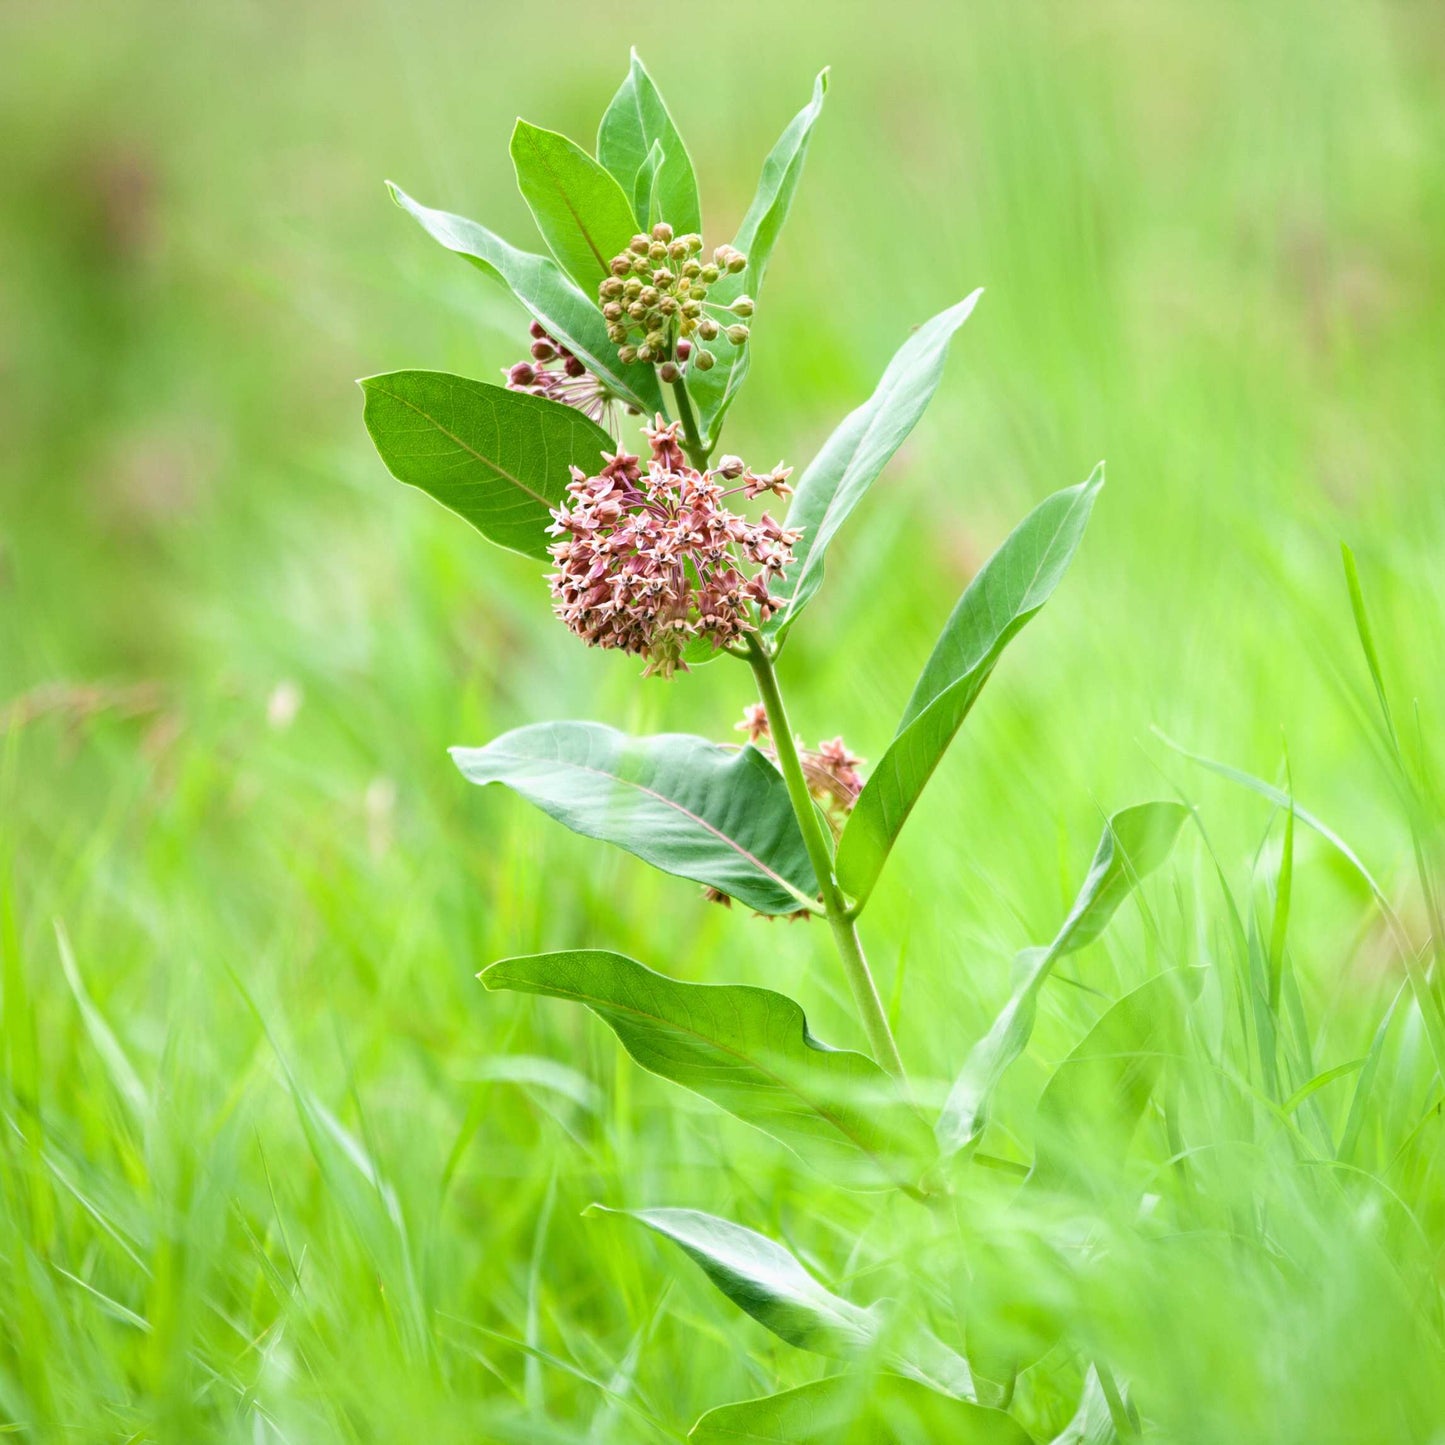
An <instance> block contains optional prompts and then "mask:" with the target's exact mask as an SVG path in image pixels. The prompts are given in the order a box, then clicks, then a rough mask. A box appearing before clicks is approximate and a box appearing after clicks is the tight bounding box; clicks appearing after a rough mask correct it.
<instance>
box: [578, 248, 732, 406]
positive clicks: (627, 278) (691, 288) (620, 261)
mask: <svg viewBox="0 0 1445 1445" xmlns="http://www.w3.org/2000/svg"><path fill="white" fill-rule="evenodd" d="M701 254H702V237H701V236H698V235H687V236H674V235H673V233H672V227H671V226H669V225H668V224H667V222H666V221H659V222H658V223H657V225H655V226H654V227H653V228H652V233H651V235H641V234H639V235H636V236H634V237H633V238H632V243H631V245H630V246H629V247H628V249H627V250H625V251H623V252H621V253H620V254H618V255H616V256H614V257H613V258H612V263H611V265H610V267H609V270H610V271H611V273H612V274H611V275H609V276H608V277H607V278H606V280H604V281H603V282H602V284H601V286H599V287H598V292H597V294H598V299H599V300H600V301H601V303H602V315H603V318H604V320H605V321H606V322H607V334H608V336H609V337H611V339H612V342H613V344H614V345H615V346H616V347H617V348H618V352H617V354H618V356H619V357H620V358H621V359H622V360H623V361H624V362H632V361H645V362H652V363H654V364H656V365H657V367H658V374H659V376H660V377H661V378H662V380H663V381H665V382H669V383H670V382H674V381H676V380H677V378H678V377H679V376H680V375H681V374H682V370H681V365H680V363H688V362H689V361H690V363H691V365H693V366H695V367H696V368H697V369H698V370H699V371H707V370H708V369H709V368H710V367H711V366H712V364H713V360H714V357H713V354H712V352H710V351H709V350H708V349H707V348H706V347H705V346H699V347H697V349H696V351H694V343H693V340H692V338H693V336H694V334H696V336H697V338H698V340H699V341H714V340H716V339H717V337H718V336H719V334H725V335H726V336H727V339H728V340H729V341H730V342H732V344H733V345H734V346H741V345H743V343H744V342H745V341H747V339H748V328H747V327H746V326H745V325H743V323H742V321H741V320H740V321H735V322H732V323H731V324H729V325H727V326H724V324H723V323H722V322H720V321H719V320H718V319H717V318H716V317H715V316H711V315H709V314H708V308H711V309H712V310H714V311H725V312H728V313H731V314H732V315H733V316H737V317H742V318H747V317H749V316H751V315H752V314H753V303H752V300H751V298H749V297H747V296H739V297H737V298H736V299H735V300H734V301H732V302H730V303H729V304H728V305H727V306H725V307H724V306H720V305H718V304H717V303H716V302H709V301H708V299H707V293H708V287H709V286H712V285H714V284H716V282H717V281H718V280H719V279H720V278H721V277H722V276H723V275H725V274H728V273H733V274H736V273H737V272H739V271H741V270H742V269H743V268H744V267H745V266H746V265H747V264H748V258H747V257H746V256H744V255H743V253H742V252H741V251H739V250H738V249H737V248H736V247H734V246H719V247H718V248H717V250H715V251H714V252H713V253H712V260H711V261H703V260H701V259H700V257H701Z"/></svg>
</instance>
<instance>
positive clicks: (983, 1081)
mask: <svg viewBox="0 0 1445 1445" xmlns="http://www.w3.org/2000/svg"><path fill="white" fill-rule="evenodd" d="M1187 816H1188V811H1187V809H1185V808H1184V807H1183V806H1182V805H1181V804H1179V803H1168V802H1158V803H1139V804H1137V805H1136V806H1134V807H1132V808H1124V809H1122V810H1121V811H1120V812H1117V813H1115V814H1114V815H1113V816H1112V817H1111V818H1110V819H1109V821H1108V823H1107V824H1106V825H1105V827H1104V835H1103V837H1102V838H1100V840H1099V846H1098V848H1097V849H1096V850H1095V852H1094V858H1093V862H1092V863H1091V864H1090V866H1089V873H1088V876H1087V877H1086V878H1085V879H1084V885H1083V887H1082V888H1080V889H1079V893H1078V896H1077V897H1076V898H1075V899H1074V904H1073V907H1072V908H1070V910H1069V914H1068V917H1067V918H1065V919H1064V922H1063V924H1062V925H1061V927H1060V928H1059V931H1058V933H1057V934H1055V936H1054V941H1053V942H1052V943H1051V944H1049V946H1048V947H1047V948H1032V949H1028V950H1026V951H1025V952H1024V953H1022V954H1021V955H1020V956H1019V962H1018V970H1017V974H1016V977H1015V979H1014V987H1013V991H1012V993H1011V995H1010V997H1009V1001H1008V1003H1006V1004H1005V1005H1004V1007H1003V1011H1002V1012H1001V1013H1000V1014H999V1016H998V1017H997V1018H996V1019H995V1020H994V1022H993V1027H992V1028H990V1029H989V1031H988V1033H987V1034H985V1035H984V1037H983V1038H982V1039H980V1040H979V1042H978V1043H977V1044H975V1045H974V1046H973V1048H972V1050H971V1051H970V1052H969V1055H968V1058H967V1060H966V1061H965V1062H964V1066H963V1069H962V1071H961V1072H960V1074H959V1076H958V1078H957V1079H956V1080H955V1081H954V1085H953V1088H952V1089H951V1090H950V1091H949V1095H948V1099H947V1101H946V1102H945V1103H944V1106H943V1111H942V1113H941V1114H940V1115H939V1118H938V1124H937V1126H936V1130H935V1132H936V1133H937V1135H938V1143H939V1148H940V1150H941V1151H942V1152H943V1154H944V1155H945V1156H949V1155H954V1154H958V1153H961V1152H963V1151H965V1150H972V1149H973V1148H974V1147H975V1146H976V1145H977V1144H978V1141H979V1140H980V1139H981V1138H982V1137H983V1131H984V1128H985V1126H986V1125H987V1123H988V1112H989V1107H990V1105H991V1103H992V1101H993V1095H994V1093H995V1091H996V1090H997V1088H998V1085H999V1081H1000V1080H1001V1079H1002V1078H1003V1075H1004V1073H1005V1072H1006V1071H1007V1069H1008V1068H1009V1066H1010V1065H1011V1064H1013V1063H1014V1061H1015V1060H1016V1059H1017V1058H1018V1057H1019V1056H1020V1055H1021V1054H1022V1053H1023V1051H1024V1049H1025V1048H1027V1047H1028V1042H1029V1039H1030V1037H1031V1036H1032V1034H1033V1031H1034V1020H1035V1018H1036V1017H1037V1013H1038V996H1039V991H1040V990H1041V989H1042V988H1043V985H1044V981H1045V979H1047V978H1048V976H1049V972H1050V970H1051V969H1052V968H1053V966H1054V964H1055V963H1056V962H1057V961H1058V960H1059V959H1060V958H1062V957H1063V956H1064V955H1065V954H1068V953H1072V952H1074V951H1075V950H1076V949H1079V948H1083V947H1084V945H1085V944H1087V943H1090V942H1092V941H1093V940H1094V939H1096V938H1097V937H1098V936H1099V934H1101V933H1102V932H1103V931H1104V928H1105V926H1106V925H1107V924H1108V922H1109V920H1110V918H1112V917H1113V916H1114V912H1115V910H1116V909H1117V908H1118V907H1119V905H1120V904H1121V903H1122V902H1123V901H1124V899H1125V898H1126V897H1127V896H1128V893H1129V890H1130V889H1131V888H1133V887H1134V886H1135V884H1137V883H1138V882H1139V880H1140V879H1141V878H1143V877H1145V876H1146V875H1147V874H1149V873H1150V872H1152V871H1153V870H1154V869H1155V868H1157V867H1158V866H1159V865H1160V864H1161V863H1162V862H1163V861H1164V860H1165V858H1167V857H1168V856H1169V850H1170V849H1171V848H1172V847H1173V846H1174V840H1175V838H1176V837H1177V836H1178V835H1179V829H1180V827H1181V826H1182V825H1183V822H1184V819H1185V818H1186V817H1187Z"/></svg>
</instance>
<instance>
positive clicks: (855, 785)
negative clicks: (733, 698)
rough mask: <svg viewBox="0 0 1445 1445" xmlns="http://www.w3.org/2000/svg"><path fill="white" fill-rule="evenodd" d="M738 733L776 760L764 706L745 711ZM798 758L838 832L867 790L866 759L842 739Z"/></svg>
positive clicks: (804, 751) (755, 705)
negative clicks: (861, 770) (864, 771)
mask: <svg viewBox="0 0 1445 1445" xmlns="http://www.w3.org/2000/svg"><path fill="white" fill-rule="evenodd" d="M737 730H738V731H739V732H740V733H746V734H747V735H748V741H749V742H750V743H752V745H753V746H754V747H755V748H757V749H758V750H759V751H760V752H764V753H766V754H767V755H768V756H769V757H770V758H774V759H776V753H775V752H774V750H773V741H772V731H771V729H770V727H769V723H768V710H767V708H766V707H765V706H764V705H763V704H762V703H760V702H755V703H751V704H750V705H749V706H747V707H745V708H744V709H743V720H742V721H741V722H740V723H739V724H738V726H737ZM798 758H799V761H800V762H801V763H802V764H803V776H804V777H805V778H807V780H808V791H809V792H810V793H812V795H813V797H814V798H816V799H817V801H818V802H819V803H821V804H822V805H823V808H824V810H825V812H826V813H827V816H828V821H829V823H831V824H832V825H833V830H834V832H835V833H836V832H838V831H839V829H840V827H841V824H842V820H843V818H845V817H847V815H848V814H849V813H851V812H852V811H853V804H854V803H856V802H857V801H858V794H859V793H861V792H862V791H863V777H862V774H860V773H859V771H858V769H859V768H861V767H862V766H863V759H862V758H859V757H855V756H854V755H853V754H852V753H851V752H850V751H849V750H848V746H847V744H846V743H844V741H843V739H842V738H832V739H830V740H829V741H827V742H821V743H819V744H818V746H817V748H816V750H814V749H812V748H801V747H800V748H799V749H798Z"/></svg>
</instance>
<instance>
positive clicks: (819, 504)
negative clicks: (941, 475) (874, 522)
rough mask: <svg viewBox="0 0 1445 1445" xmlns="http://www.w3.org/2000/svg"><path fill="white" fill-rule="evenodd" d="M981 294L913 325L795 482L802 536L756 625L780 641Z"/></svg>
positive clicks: (794, 521) (795, 520) (791, 514)
mask: <svg viewBox="0 0 1445 1445" xmlns="http://www.w3.org/2000/svg"><path fill="white" fill-rule="evenodd" d="M982 294H983V292H982V289H980V290H977V291H975V292H973V294H972V295H970V296H968V297H966V298H965V299H964V300H962V301H960V302H959V303H958V304H957V305H956V306H951V307H949V309H948V310H947V311H943V312H940V313H939V314H938V315H937V316H935V317H934V318H933V319H932V320H931V321H929V322H927V323H925V324H924V325H923V326H920V327H919V328H918V330H916V331H915V332H914V333H913V334H912V335H911V336H910V337H909V338H908V340H907V341H905V342H904V343H903V345H902V346H901V347H900V348H899V349H898V351H897V353H896V354H895V355H894V357H893V360H892V361H890V362H889V363H888V369H887V370H886V371H885V372H884V373H883V377H882V379H881V380H880V381H879V383H878V385H877V387H876V388H875V390H874V392H873V395H872V396H870V397H869V398H868V400H867V401H865V402H864V403H863V405H862V406H860V407H858V408H857V409H856V410H855V411H852V412H850V413H849V414H848V416H846V417H845V418H844V419H843V422H842V424H841V425H840V426H839V427H838V429H837V430H836V431H835V432H834V433H833V435H832V436H830V437H829V438H828V440H827V441H826V442H825V443H824V444H823V449H822V451H820V452H819V453H818V455H817V456H816V457H814V458H813V460H812V462H810V463H809V465H808V469H807V470H806V471H805V472H804V473H803V475H802V478H801V480H800V481H799V482H798V489H797V492H796V493H795V495H794V497H793V504H792V506H791V507H790V508H789V510H788V519H787V525H788V526H789V527H798V528H801V529H802V533H803V535H802V537H800V538H799V540H798V542H797V544H796V545H795V546H794V548H793V558H794V561H793V565H792V566H791V567H789V568H788V572H787V577H786V580H785V581H782V582H780V583H778V584H777V585H775V586H774V588H773V592H774V593H775V594H776V595H777V596H778V597H780V598H783V599H785V600H784V601H783V602H782V604H781V606H780V608H779V610H778V611H777V612H776V613H774V615H773V616H772V618H771V619H770V620H769V621H768V622H767V623H766V624H765V625H764V627H763V632H764V634H765V635H766V636H769V637H774V638H777V639H779V640H780V641H781V639H782V638H783V636H784V635H785V634H786V633H787V631H788V629H789V628H790V627H791V626H792V625H793V622H794V621H795V620H796V619H797V616H798V614H799V613H800V612H801V611H802V610H803V608H804V607H806V606H807V605H808V602H809V600H810V599H811V597H812V596H813V594H814V593H815V592H816V591H817V590H818V588H819V587H820V586H821V585H822V581H823V556H824V553H825V552H826V551H827V548H828V544H829V543H830V542H831V541H832V540H833V537H834V534H835V533H836V532H837V531H838V528H839V527H841V526H842V525H843V523H844V522H845V521H846V520H847V518H848V515H849V513H850V512H852V510H853V508H854V507H855V506H856V505H857V504H858V502H859V501H860V500H861V499H862V497H863V494H864V492H866V491H867V490H868V488H869V487H870V486H872V485H873V483H874V481H875V480H876V479H877V477H878V474H879V473H880V472H881V471H882V470H883V468H884V467H885V466H887V464H888V460H889V458H890V457H892V455H893V454H894V452H896V451H897V450H898V448H899V447H900V446H901V445H902V444H903V441H904V439H905V438H906V437H907V436H908V434H909V432H911V431H912V430H913V428H914V426H915V425H916V424H917V422H918V419H919V417H921V416H922V415H923V413H924V411H925V409H926V408H927V406H928V403H929V402H930V401H931V400H932V399H933V393H934V392H935V391H937V390H938V382H939V378H940V377H941V376H942V375H943V363H944V361H945V359H946V358H947V356H948V343H949V341H950V340H951V339H952V338H953V334H954V332H955V331H957V330H958V328H959V327H960V326H962V325H963V323H964V322H965V321H967V320H968V317H969V313H970V312H971V311H972V310H973V308H974V306H975V304H976V303H977V301H978V298H979V297H980V296H981V295H982Z"/></svg>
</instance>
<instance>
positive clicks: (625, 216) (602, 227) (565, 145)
mask: <svg viewBox="0 0 1445 1445" xmlns="http://www.w3.org/2000/svg"><path fill="white" fill-rule="evenodd" d="M512 164H513V166H514V167H516V171H517V188H518V189H519V190H520V191H521V192H522V199H523V200H525V201H526V203H527V206H528V208H529V209H530V210H531V212H532V219H533V220H535V221H536V223H537V229H538V230H539V231H540V232H541V233H542V238H543V240H545V241H546V243H547V248H548V249H549V250H550V251H551V252H552V254H553V255H554V256H555V257H556V258H557V261H558V263H559V264H560V265H561V267H562V269H563V270H564V271H566V272H567V273H568V275H570V276H571V277H572V279H573V280H574V281H575V282H576V283H577V284H578V285H579V286H580V287H581V288H582V290H583V291H584V292H585V293H586V294H587V295H588V296H595V295H596V294H597V287H598V286H599V284H600V283H601V282H602V280H603V278H604V277H606V276H607V275H608V274H609V271H608V266H609V265H610V263H611V261H612V258H613V257H614V256H616V255H617V254H618V253H619V252H621V251H625V250H626V249H627V243H628V242H629V241H630V240H631V239H632V237H633V236H634V235H635V234H636V231H637V221H636V218H635V217H634V216H633V214H632V202H631V200H630V199H629V198H628V196H627V194H625V193H624V191H623V189H622V187H621V186H619V185H618V184H617V182H616V181H615V180H613V178H612V177H611V175H609V174H608V172H607V171H606V170H604V169H603V168H602V167H601V166H600V165H598V164H597V162H596V161H594V160H593V159H592V157H591V156H589V155H588V154H587V152H586V151H584V150H583V149H582V147H581V146H579V145H578V144H576V142H575V141H570V140H568V139H567V137H566V136H565V135H558V134H557V132H556V131H554V130H543V129H542V128H541V127H540V126H536V125H531V124H529V123H528V122H527V121H525V120H519V121H518V122H517V125H516V128H515V129H514V130H513V131H512Z"/></svg>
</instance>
